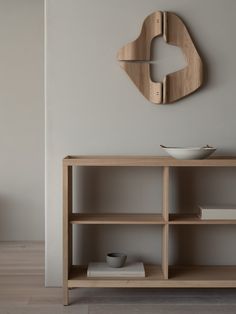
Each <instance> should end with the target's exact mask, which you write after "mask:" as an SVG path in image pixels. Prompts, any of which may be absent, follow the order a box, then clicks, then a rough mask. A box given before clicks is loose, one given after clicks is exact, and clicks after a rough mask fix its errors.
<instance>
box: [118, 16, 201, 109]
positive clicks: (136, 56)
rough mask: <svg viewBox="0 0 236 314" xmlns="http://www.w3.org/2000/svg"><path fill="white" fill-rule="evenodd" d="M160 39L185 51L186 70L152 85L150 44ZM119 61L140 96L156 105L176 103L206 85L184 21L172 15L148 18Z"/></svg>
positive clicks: (125, 47) (121, 53)
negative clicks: (161, 37) (203, 84)
mask: <svg viewBox="0 0 236 314" xmlns="http://www.w3.org/2000/svg"><path fill="white" fill-rule="evenodd" d="M161 35H162V36H163V37H164V40H165V41H166V42H167V43H168V44H171V45H175V46H178V47H180V48H181V49H182V51H183V53H184V55H185V57H186V60H187V66H186V67H185V68H183V69H181V70H179V71H177V72H174V73H171V74H168V75H166V76H165V78H164V80H163V82H153V81H152V79H151V76H150V64H149V61H151V60H150V58H151V43H152V40H153V38H155V37H157V36H161ZM118 60H119V61H120V65H121V67H122V68H123V69H124V70H125V71H126V73H127V74H128V75H129V77H130V79H131V80H132V81H133V83H134V84H135V85H136V87H137V88H138V89H139V90H140V92H141V93H142V94H143V95H144V96H145V97H146V98H147V99H148V100H149V101H151V102H153V103H155V104H161V103H163V104H166V103H172V102H174V101H177V100H179V99H180V98H182V97H185V96H187V95H189V94H191V93H192V92H194V91H195V90H197V89H198V88H199V87H200V86H201V85H202V83H203V64H202V60H201V58H200V56H199V54H198V52H197V49H196V47H195V46H194V44H193V41H192V39H191V37H190V35H189V33H188V30H187V28H186V27H185V25H184V23H183V21H182V20H181V19H180V18H179V17H178V16H177V15H176V14H174V13H171V12H161V11H157V12H154V13H152V14H151V15H149V16H148V17H147V18H146V19H145V20H144V23H143V26H142V30H141V33H140V35H139V37H138V38H137V39H136V40H135V41H133V42H131V43H128V44H127V45H125V46H124V47H122V48H121V49H120V50H119V52H118ZM141 61H143V62H141Z"/></svg>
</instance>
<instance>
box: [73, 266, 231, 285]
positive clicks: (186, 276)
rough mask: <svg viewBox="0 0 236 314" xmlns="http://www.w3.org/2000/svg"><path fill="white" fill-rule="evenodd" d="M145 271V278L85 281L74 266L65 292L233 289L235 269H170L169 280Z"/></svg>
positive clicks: (159, 273) (150, 268)
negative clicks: (129, 289)
mask: <svg viewBox="0 0 236 314" xmlns="http://www.w3.org/2000/svg"><path fill="white" fill-rule="evenodd" d="M145 271H146V277H145V278H88V277H87V274H86V273H87V268H86V267H78V266H74V267H73V268H72V270H71V272H70V275H69V280H68V288H80V287H84V288H85V287H93V288H102V287H103V288H145V287H146V288H236V266H189V267H182V266H174V267H172V266H171V267H169V279H164V276H163V273H162V269H161V267H160V266H152V265H145Z"/></svg>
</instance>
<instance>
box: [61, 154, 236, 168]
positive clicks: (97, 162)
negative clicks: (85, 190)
mask: <svg viewBox="0 0 236 314" xmlns="http://www.w3.org/2000/svg"><path fill="white" fill-rule="evenodd" d="M63 162H64V165H67V166H110V167H111V166H114V167H116V166H136V167H139V166H147V167H148V166H149V167H155V166H159V167H162V166H163V167H164V166H169V167H235V166H236V156H234V157H233V156H232V157H231V156H227V157H226V156H216V157H212V158H208V159H201V160H177V159H174V158H172V157H162V156H109V155H107V156H67V157H65V158H64V159H63Z"/></svg>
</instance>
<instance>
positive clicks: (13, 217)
mask: <svg viewBox="0 0 236 314" xmlns="http://www.w3.org/2000/svg"><path fill="white" fill-rule="evenodd" d="M43 12H44V8H43V0H20V1H19V0H7V1H4V0H1V1H0V42H1V46H0V90H1V91H0V144H1V158H0V174H1V175H0V240H1V241H8V240H10V241H17V240H43V239H44V94H43V50H44V48H43V46H44V45H43V42H44V36H43V32H44V22H43V16H44V14H43Z"/></svg>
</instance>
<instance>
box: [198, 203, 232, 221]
mask: <svg viewBox="0 0 236 314" xmlns="http://www.w3.org/2000/svg"><path fill="white" fill-rule="evenodd" d="M199 208H200V218H201V219H203V220H204V219H205V220H207V219H213V220H221V219H222V220H224V219H231V220H234V219H236V205H234V206H199Z"/></svg>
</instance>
